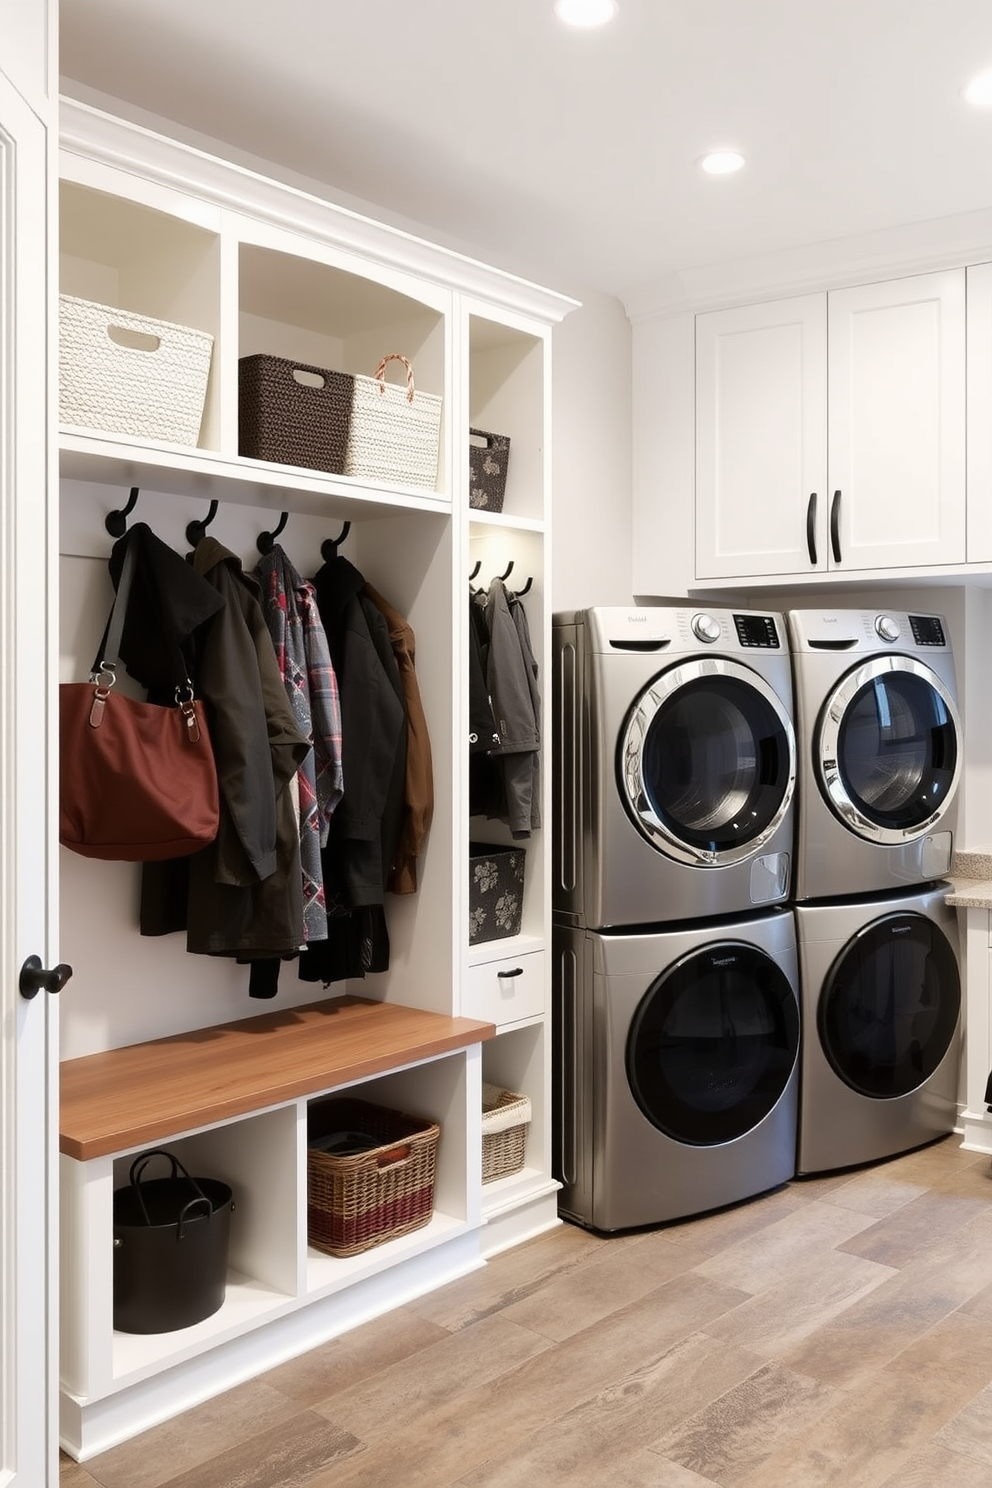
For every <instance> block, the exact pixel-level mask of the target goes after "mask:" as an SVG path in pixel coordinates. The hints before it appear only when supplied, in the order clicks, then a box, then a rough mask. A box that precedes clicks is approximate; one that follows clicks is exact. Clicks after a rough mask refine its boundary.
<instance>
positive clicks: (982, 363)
mask: <svg viewBox="0 0 992 1488" xmlns="http://www.w3.org/2000/svg"><path fill="white" fill-rule="evenodd" d="M967 272H968V562H969V563H992V264H987V263H986V264H975V265H974V266H973V267H971V268H969V269H968V271H967Z"/></svg>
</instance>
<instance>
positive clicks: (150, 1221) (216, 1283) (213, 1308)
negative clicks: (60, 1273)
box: [114, 1147, 234, 1333]
mask: <svg viewBox="0 0 992 1488" xmlns="http://www.w3.org/2000/svg"><path fill="white" fill-rule="evenodd" d="M153 1157H165V1158H168V1160H169V1162H170V1163H171V1164H172V1173H171V1175H170V1177H168V1178H151V1179H146V1178H144V1172H145V1168H146V1167H147V1165H148V1163H149V1162H150V1161H151V1159H152V1158H153ZM180 1175H181V1176H180ZM233 1208H234V1200H233V1195H232V1192H231V1189H230V1188H229V1187H228V1185H227V1184H226V1183H221V1182H219V1181H218V1180H217V1179H215V1178H192V1177H191V1176H190V1174H189V1173H188V1172H187V1171H186V1169H185V1168H184V1167H183V1165H182V1163H181V1162H180V1161H179V1159H178V1158H176V1157H175V1156H173V1154H172V1153H171V1152H166V1151H165V1149H164V1148H161V1147H155V1148H153V1149H152V1150H151V1151H149V1152H142V1153H141V1154H140V1155H139V1156H138V1157H136V1158H135V1159H134V1162H133V1163H132V1164H131V1171H130V1175H129V1182H128V1185H127V1187H126V1188H118V1189H115V1190H114V1327H115V1328H116V1329H118V1331H119V1332H121V1333H171V1332H173V1331H174V1330H175V1329H177V1328H188V1327H190V1326H191V1325H192V1324H193V1323H199V1322H202V1321H203V1319H204V1318H208V1317H210V1315H211V1313H214V1312H217V1311H218V1309H219V1308H220V1307H221V1306H223V1303H224V1295H225V1291H226V1287H227V1252H228V1243H229V1240H230V1232H231V1211H232V1210H233Z"/></svg>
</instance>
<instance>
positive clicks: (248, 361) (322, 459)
mask: <svg viewBox="0 0 992 1488" xmlns="http://www.w3.org/2000/svg"><path fill="white" fill-rule="evenodd" d="M354 383H355V379H354V378H353V377H352V376H351V375H350V374H349V373H347V372H329V371H328V370H327V369H326V368H325V367H311V366H309V365H308V364H306V363H304V362H292V361H287V360H286V358H285V357H277V356H267V355H265V354H263V353H259V354H257V355H255V356H247V357H241V358H240V360H239V362H238V453H239V454H241V455H246V456H247V457H248V458H249V459H252V460H272V461H275V462H276V463H277V464H279V465H304V466H306V467H307V469H309V470H325V471H327V472H329V473H330V474H332V475H340V474H341V473H342V472H343V471H344V460H345V453H346V451H347V448H348V430H349V428H350V427H351V399H352V392H353V389H354Z"/></svg>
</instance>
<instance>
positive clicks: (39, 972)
mask: <svg viewBox="0 0 992 1488" xmlns="http://www.w3.org/2000/svg"><path fill="white" fill-rule="evenodd" d="M71 976H72V967H71V966H67V965H66V964H65V962H64V961H60V962H59V964H58V966H53V967H45V966H42V964H41V957H40V956H29V957H28V959H27V960H26V961H25V963H24V965H23V966H22V967H21V975H20V977H19V979H18V983H17V985H18V988H19V989H20V993H21V996H22V997H26V998H28V1000H29V1001H30V999H31V998H32V997H37V995H38V993H39V992H61V991H62V988H63V987H64V986H65V984H66V982H67V981H68V980H69V978H70V977H71Z"/></svg>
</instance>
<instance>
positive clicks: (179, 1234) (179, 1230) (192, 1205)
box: [176, 1194, 214, 1240]
mask: <svg viewBox="0 0 992 1488" xmlns="http://www.w3.org/2000/svg"><path fill="white" fill-rule="evenodd" d="M202 1204H206V1206H207V1218H208V1219H212V1218H213V1213H214V1209H213V1205H212V1204H211V1202H210V1200H209V1199H208V1198H207V1196H206V1194H201V1195H200V1197H199V1198H198V1199H190V1201H189V1203H188V1204H184V1205H183V1207H182V1209H181V1210H180V1211H179V1219H178V1221H177V1223H176V1239H177V1240H182V1239H183V1238H184V1236H185V1231H184V1229H183V1226H184V1225H185V1223H186V1216H187V1215H188V1214H189V1211H190V1210H191V1209H199V1208H200V1206H201V1205H202Z"/></svg>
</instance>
